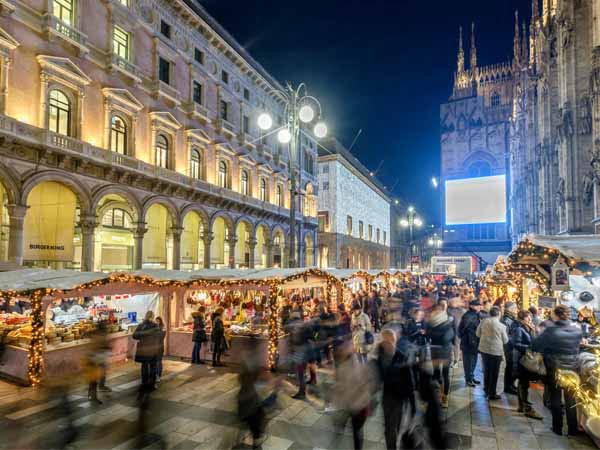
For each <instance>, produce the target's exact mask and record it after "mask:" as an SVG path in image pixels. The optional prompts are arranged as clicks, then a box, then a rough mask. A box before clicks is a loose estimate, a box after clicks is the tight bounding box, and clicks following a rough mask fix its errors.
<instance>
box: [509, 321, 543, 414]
mask: <svg viewBox="0 0 600 450" xmlns="http://www.w3.org/2000/svg"><path fill="white" fill-rule="evenodd" d="M535 336H536V331H535V326H534V325H533V321H532V317H531V313H530V312H529V311H527V310H523V311H519V313H518V314H517V320H516V321H515V322H514V324H513V327H512V329H511V330H510V337H509V339H510V343H511V348H512V352H513V355H512V358H511V361H512V362H513V373H515V374H516V375H517V379H518V380H519V386H518V389H517V397H518V400H519V408H518V411H519V412H520V413H524V414H525V415H526V416H527V417H530V418H532V419H537V420H542V419H543V417H542V416H541V415H540V414H538V413H537V411H535V409H533V407H532V404H531V402H530V401H529V398H528V397H529V384H530V383H531V381H534V380H537V379H539V377H540V374H537V373H533V372H531V371H530V370H529V369H528V368H527V367H525V366H524V365H523V364H522V361H524V359H523V358H525V357H526V355H527V354H528V353H527V352H528V351H529V350H530V349H531V343H532V342H533V339H535ZM507 364H508V362H507Z"/></svg>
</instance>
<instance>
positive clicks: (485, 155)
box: [462, 150, 498, 169]
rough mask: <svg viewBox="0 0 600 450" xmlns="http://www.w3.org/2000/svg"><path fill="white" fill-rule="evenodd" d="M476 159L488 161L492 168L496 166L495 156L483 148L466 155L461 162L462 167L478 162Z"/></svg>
mask: <svg viewBox="0 0 600 450" xmlns="http://www.w3.org/2000/svg"><path fill="white" fill-rule="evenodd" d="M478 161H484V162H486V163H488V164H489V165H490V166H491V168H492V169H495V168H497V167H498V161H497V160H496V158H495V157H494V156H493V155H492V154H490V153H489V152H486V151H484V150H477V151H475V152H473V153H471V154H470V155H469V156H468V157H466V158H465V159H464V161H463V163H462V166H463V167H469V166H470V165H472V164H474V163H476V162H478Z"/></svg>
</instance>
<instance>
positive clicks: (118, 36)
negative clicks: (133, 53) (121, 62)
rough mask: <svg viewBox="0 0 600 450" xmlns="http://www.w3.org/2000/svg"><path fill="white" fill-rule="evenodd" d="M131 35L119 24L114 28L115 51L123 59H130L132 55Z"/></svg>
mask: <svg viewBox="0 0 600 450" xmlns="http://www.w3.org/2000/svg"><path fill="white" fill-rule="evenodd" d="M130 41H131V38H130V35H129V33H128V32H127V31H125V30H124V29H123V28H121V27H120V26H118V25H115V27H114V29H113V53H114V54H115V55H117V56H119V57H121V58H123V59H126V60H129V56H130V50H131V49H130Z"/></svg>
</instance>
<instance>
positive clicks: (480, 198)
mask: <svg viewBox="0 0 600 450" xmlns="http://www.w3.org/2000/svg"><path fill="white" fill-rule="evenodd" d="M501 222H506V176H505V175H495V176H492V177H480V178H465V179H462V180H447V181H446V225H467V224H477V223H501Z"/></svg>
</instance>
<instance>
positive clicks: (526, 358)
mask: <svg viewBox="0 0 600 450" xmlns="http://www.w3.org/2000/svg"><path fill="white" fill-rule="evenodd" d="M519 362H520V363H521V365H522V366H523V367H524V368H525V369H527V370H528V371H529V372H531V373H535V374H537V375H541V376H545V375H546V373H547V372H546V366H545V365H544V356H543V355H542V354H541V353H536V352H532V351H531V350H527V351H526V352H525V354H524V355H523V356H521V359H520V360H519Z"/></svg>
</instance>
